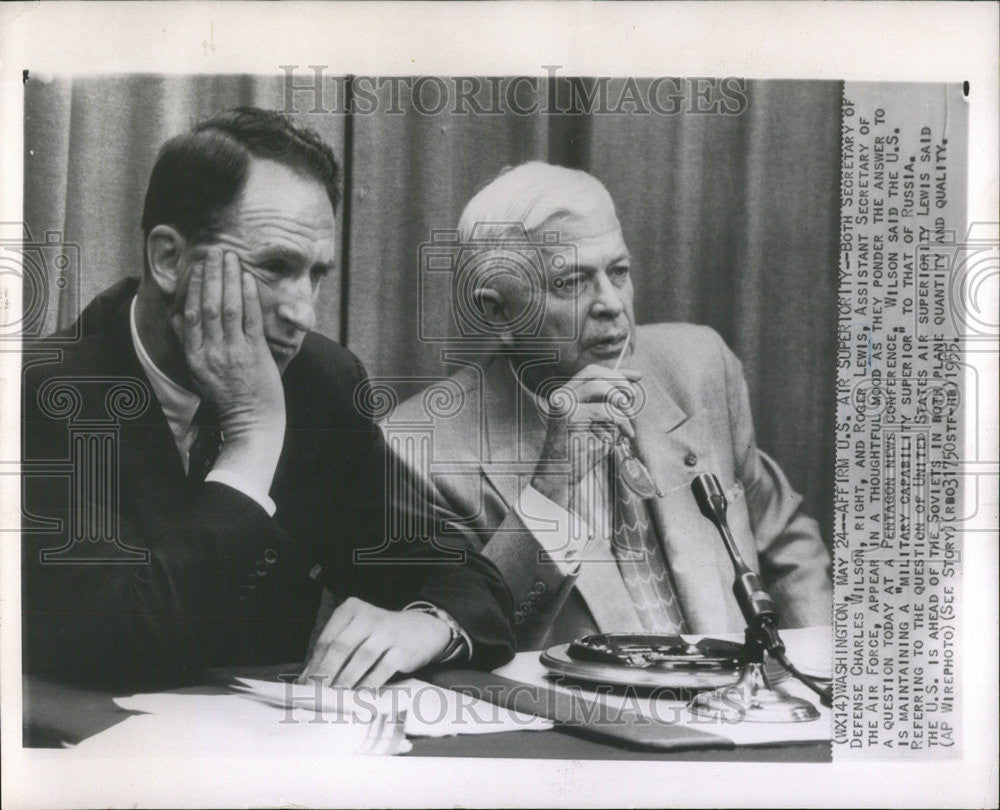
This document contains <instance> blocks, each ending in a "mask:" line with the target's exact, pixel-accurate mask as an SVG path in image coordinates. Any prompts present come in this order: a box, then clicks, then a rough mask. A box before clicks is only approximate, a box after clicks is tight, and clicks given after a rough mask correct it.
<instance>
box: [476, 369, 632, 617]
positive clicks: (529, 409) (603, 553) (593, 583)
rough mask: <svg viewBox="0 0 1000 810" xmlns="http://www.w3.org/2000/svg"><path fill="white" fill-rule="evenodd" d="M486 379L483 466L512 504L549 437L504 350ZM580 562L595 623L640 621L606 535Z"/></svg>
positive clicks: (582, 589)
mask: <svg viewBox="0 0 1000 810" xmlns="http://www.w3.org/2000/svg"><path fill="white" fill-rule="evenodd" d="M484 379H485V384H484V391H483V402H484V407H485V409H486V424H487V438H488V441H487V445H488V448H489V453H490V455H489V460H488V461H484V462H482V464H481V468H482V471H483V474H484V475H485V476H486V478H487V480H488V481H489V482H490V484H491V486H492V487H493V488H494V489H495V490H496V493H497V494H498V495H499V496H500V498H502V499H503V501H504V503H505V505H506V508H507V509H508V510H509V509H512V508H513V507H514V506H515V505H516V503H517V499H518V497H519V496H520V493H521V491H522V490H523V489H524V488H525V487H526V486H528V484H529V483H530V481H531V476H532V474H533V473H534V469H535V465H536V463H537V461H538V458H539V456H540V455H541V452H542V444H543V443H544V441H545V424H544V422H543V420H542V419H541V418H540V416H539V413H538V411H537V407H536V405H535V403H534V401H533V400H532V398H531V397H530V396H529V395H528V394H527V392H525V391H523V389H522V388H521V387H520V386H519V385H518V384H517V381H516V380H515V379H514V375H513V373H512V372H511V370H510V365H509V364H508V363H507V361H506V359H505V358H504V357H503V356H502V355H501V356H499V357H497V358H496V359H495V360H494V361H493V363H492V364H491V365H490V367H489V369H488V370H487V373H486V376H485V378H484ZM581 563H582V565H581V570H580V575H579V577H578V578H577V580H576V590H577V592H578V594H579V595H580V596H581V597H582V598H583V601H584V602H585V603H586V605H587V609H588V610H589V611H590V613H591V615H592V616H593V618H594V622H595V623H596V626H597V627H598V628H599V629H601V630H603V631H605V632H607V631H610V630H616V631H622V630H632V629H637V628H639V627H641V624H640V622H639V617H638V616H637V614H636V612H635V609H634V608H633V606H632V600H631V598H630V597H629V594H628V591H627V590H626V588H625V584H624V582H622V579H621V576H620V575H619V573H618V565H617V562H616V560H615V558H614V556H613V554H612V552H611V545H610V542H609V540H608V538H595V540H594V542H592V543H590V544H589V545H588V547H587V548H586V550H585V552H584V554H583V555H582V556H581Z"/></svg>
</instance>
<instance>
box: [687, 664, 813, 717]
mask: <svg viewBox="0 0 1000 810" xmlns="http://www.w3.org/2000/svg"><path fill="white" fill-rule="evenodd" d="M687 707H688V711H690V712H691V714H693V715H695V716H697V717H706V718H711V719H713V720H722V721H724V722H727V723H738V722H741V721H742V722H746V723H805V722H808V721H810V720H816V719H817V718H818V717H819V711H818V710H817V709H816V707H815V706H813V704H812V703H810V702H809V701H808V700H803V699H802V698H797V697H792V696H791V695H785V694H782V693H781V692H776V691H774V690H773V689H771V688H770V687H769V686H768V683H767V678H766V676H765V675H764V665H763V664H762V663H758V662H749V663H747V665H746V667H745V668H744V669H743V674H742V675H741V676H740V679H739V680H738V681H737V682H736V683H734V684H731V685H730V686H720V687H719V688H718V689H713V690H711V691H709V692H699V693H698V694H697V695H695V696H694V697H693V698H691V700H690V701H689V702H688V706H687Z"/></svg>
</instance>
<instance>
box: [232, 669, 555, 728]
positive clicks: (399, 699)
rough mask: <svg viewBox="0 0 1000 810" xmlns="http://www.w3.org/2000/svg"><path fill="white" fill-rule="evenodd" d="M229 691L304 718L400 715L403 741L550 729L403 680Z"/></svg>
mask: <svg viewBox="0 0 1000 810" xmlns="http://www.w3.org/2000/svg"><path fill="white" fill-rule="evenodd" d="M236 680H237V684H236V686H235V687H234V688H236V689H237V690H240V691H244V690H245V693H246V694H248V695H253V696H254V697H256V698H258V699H260V700H263V701H266V702H268V703H269V704H271V705H273V706H277V707H281V708H286V707H289V706H291V707H294V710H295V711H298V712H303V713H310V712H311V713H318V714H319V715H321V716H327V715H338V714H346V715H352V714H353V715H354V716H355V717H356V718H358V719H360V720H367V719H370V718H371V716H372V714H373V713H374V712H377V711H381V712H387V713H389V714H391V715H392V716H395V717H398V716H400V714H402V713H404V712H405V722H404V729H405V731H406V736H408V737H445V736H452V735H456V734H495V733H497V732H501V731H544V730H546V729H550V728H552V723H551V722H550V721H548V720H546V719H544V718H540V717H535V716H533V715H530V714H524V713H523V712H516V711H511V710H509V709H505V708H503V707H501V706H496V705H494V704H492V703H488V702H487V701H484V700H477V699H476V698H473V697H470V696H468V695H462V694H459V693H458V692H454V691H452V690H450V689H443V688H441V687H439V686H434V685H432V684H429V683H426V682H425V681H421V680H418V679H416V678H408V679H406V680H404V681H399V682H397V683H394V684H393V685H392V686H389V687H386V688H384V689H381V690H379V693H378V694H377V695H376V694H374V693H373V692H371V691H365V690H361V691H352V690H348V689H327V688H317V687H316V686H314V685H312V684H289V683H281V682H277V681H261V680H255V679H252V678H237V679H236Z"/></svg>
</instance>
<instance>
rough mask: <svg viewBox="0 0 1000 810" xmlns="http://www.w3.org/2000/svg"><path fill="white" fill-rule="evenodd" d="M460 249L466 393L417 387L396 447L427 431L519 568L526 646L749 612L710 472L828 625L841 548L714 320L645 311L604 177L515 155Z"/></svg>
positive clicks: (734, 516)
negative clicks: (793, 472)
mask: <svg viewBox="0 0 1000 810" xmlns="http://www.w3.org/2000/svg"><path fill="white" fill-rule="evenodd" d="M455 251H456V256H457V259H456V261H455V282H454V283H455V285H456V286H455V289H456V294H455V295H454V296H453V300H455V301H457V302H458V306H457V311H456V313H455V318H456V322H457V323H458V326H459V332H460V334H464V335H465V336H466V337H468V335H469V334H470V332H469V331H468V330H465V331H463V330H464V326H463V322H465V323H471V324H473V326H477V328H478V329H479V334H478V337H477V338H474V339H471V340H466V341H465V342H464V343H463V342H462V340H461V339H460V340H459V341H458V346H459V347H460V351H456V352H452V354H451V357H452V359H453V360H454V362H456V363H459V364H461V365H462V366H463V368H461V369H460V370H459V371H458V372H457V373H456V374H455V375H454V376H453V377H451V378H450V380H449V381H447V387H449V388H450V390H451V392H452V396H453V399H454V400H455V402H456V403H457V405H456V407H455V408H452V409H448V410H447V412H444V413H440V414H435V413H429V409H427V408H426V407H425V404H424V403H425V400H424V398H423V397H420V396H418V397H414V398H413V399H411V400H409V401H407V402H405V403H403V404H402V405H401V406H400V407H399V408H398V409H397V410H396V411H395V412H394V413H393V414H392V415H391V416H390V417H389V418H388V419H387V420H386V421H385V422H384V423H383V429H384V430H385V431H386V433H387V436H389V438H390V441H392V442H393V443H394V444H395V446H399V447H405V446H407V443H406V441H405V439H406V436H407V433H408V432H409V433H410V434H411V435H414V436H415V435H417V434H418V433H419V434H422V435H424V436H427V437H429V442H430V446H431V450H430V452H429V453H424V454H421V455H420V456H419V457H418V456H417V455H416V454H411V456H410V459H409V461H410V465H411V468H412V470H413V472H414V473H415V474H416V475H417V476H419V477H421V478H422V479H423V480H424V481H425V482H426V484H427V486H428V487H430V488H431V489H432V490H433V492H434V495H435V501H434V504H433V509H434V515H435V518H436V520H437V521H438V522H439V525H440V526H441V527H442V528H443V531H444V532H445V533H448V532H450V533H453V534H455V535H457V536H461V537H463V538H465V539H466V540H467V541H468V542H470V543H471V544H472V545H473V547H475V548H477V549H481V551H482V553H483V555H484V556H485V557H487V558H488V559H490V560H492V561H493V562H494V563H495V564H496V565H497V567H498V568H499V569H500V571H501V572H502V573H503V575H504V578H505V579H506V581H507V584H508V586H509V587H510V589H511V593H512V595H513V598H514V604H515V613H514V621H515V632H516V636H517V646H518V648H519V649H540V648H544V647H547V646H549V645H551V644H556V643H561V642H565V641H569V640H572V639H574V638H577V637H579V636H581V635H584V634H587V633H591V632H627V631H634V632H655V633H672V632H692V633H718V632H725V631H729V632H733V631H739V630H741V629H742V628H743V627H744V626H745V622H744V619H743V617H742V614H741V612H740V609H739V607H738V605H737V603H736V600H735V598H734V596H733V593H732V582H733V569H732V564H731V562H730V560H729V557H728V556H727V553H726V551H725V548H724V546H723V544H722V542H721V541H720V538H719V537H718V534H717V532H716V529H715V528H714V527H713V525H712V524H711V523H710V522H709V521H708V520H706V519H705V518H704V517H703V516H702V514H701V513H700V511H699V508H698V505H697V503H696V502H695V498H694V497H693V495H692V492H691V486H690V485H691V481H692V479H693V477H694V476H696V475H698V474H699V473H708V472H710V473H714V474H715V475H716V476H717V477H718V478H719V479H720V481H721V482H722V486H723V488H724V491H725V495H726V497H727V499H728V502H729V523H730V526H731V528H732V531H733V534H734V535H735V538H736V542H737V545H738V546H739V548H740V551H741V552H742V555H743V557H744V558H745V559H746V560H747V561H748V563H749V564H750V565H751V566H752V567H754V568H755V569H756V570H758V572H759V573H760V574H761V575H762V576H763V579H764V582H765V585H766V587H768V589H769V590H770V592H771V594H772V596H773V597H774V601H775V604H776V607H777V611H778V615H779V616H780V618H781V621H782V624H783V626H785V627H798V626H807V625H820V624H828V623H829V618H830V616H829V613H830V600H831V581H830V561H829V554H828V552H827V549H826V548H825V546H824V544H823V542H822V540H821V539H820V535H819V531H818V527H817V525H816V523H815V522H814V521H813V520H812V519H811V518H809V517H807V516H806V515H805V514H803V513H802V511H801V509H800V502H801V498H800V496H799V495H797V494H796V493H795V492H794V491H793V490H792V488H791V486H790V485H789V483H788V481H787V480H786V478H785V476H784V474H783V473H782V471H781V469H780V468H779V467H778V465H777V464H776V463H775V462H774V460H773V459H771V458H770V457H769V456H767V455H766V454H765V453H764V452H762V451H761V450H759V449H758V448H757V446H756V443H755V441H754V430H753V424H752V420H751V413H750V405H749V401H748V396H747V388H746V383H745V381H744V378H743V374H742V369H741V365H740V362H739V361H738V360H737V359H736V357H735V356H734V355H733V354H732V352H731V351H730V350H729V349H728V348H727V347H726V345H725V343H724V342H723V341H722V339H721V338H720V337H719V336H718V335H717V334H716V333H715V332H714V331H712V330H711V329H709V328H707V327H704V326H695V325H691V324H683V323H674V324H667V323H663V324H653V325H647V326H637V325H636V324H635V318H634V314H633V296H634V291H633V286H632V277H631V273H630V267H629V252H628V248H627V247H626V245H625V241H624V238H623V236H622V231H621V227H620V225H619V222H618V219H617V216H616V213H615V208H614V204H613V202H612V200H611V198H610V196H609V195H608V192H607V191H606V190H605V188H604V187H603V186H602V185H601V183H600V182H598V181H597V180H596V179H595V178H593V177H592V176H590V175H588V174H586V173H584V172H581V171H576V170H571V169H566V168H562V167H557V166H551V165H547V164H544V163H539V162H532V163H527V164H523V165H521V166H518V167H516V168H514V169H510V170H507V171H505V172H504V173H502V174H501V175H500V176H499V177H497V178H496V179H495V180H493V181H492V182H491V183H490V184H489V185H487V186H486V187H485V188H483V189H482V190H481V191H480V192H479V193H478V194H476V195H475V197H474V198H473V199H472V200H471V201H470V202H469V204H468V205H467V206H466V208H465V211H464V212H463V214H462V217H461V220H460V222H459V226H458V233H457V246H456V248H455ZM463 296H465V297H464V298H463ZM487 335H489V336H492V337H493V338H495V341H494V343H493V344H492V346H491V348H490V349H489V350H488V351H484V350H482V349H478V348H477V347H478V346H480V345H481V341H480V340H478V338H482V337H483V336H487ZM410 446H416V445H413V444H412V443H411V444H410Z"/></svg>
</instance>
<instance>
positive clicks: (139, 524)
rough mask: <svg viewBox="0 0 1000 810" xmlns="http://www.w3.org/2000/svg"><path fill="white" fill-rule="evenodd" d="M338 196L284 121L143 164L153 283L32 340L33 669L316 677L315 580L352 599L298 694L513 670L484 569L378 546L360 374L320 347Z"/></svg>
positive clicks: (378, 494)
mask: <svg viewBox="0 0 1000 810" xmlns="http://www.w3.org/2000/svg"><path fill="white" fill-rule="evenodd" d="M337 182H338V167H337V163H336V161H335V159H334V157H333V154H332V152H331V151H330V149H329V147H328V146H327V145H326V144H325V143H323V141H322V140H321V139H320V138H319V137H318V136H316V135H315V134H314V133H312V132H310V131H308V130H306V129H303V128H300V127H297V126H293V125H292V124H291V123H290V122H289V121H288V120H287V119H285V118H283V117H282V116H280V115H278V114H276V113H271V112H266V111H262V110H256V109H239V110H234V111H230V112H227V113H223V114H221V115H219V116H217V117H215V118H213V119H211V120H209V121H206V122H203V123H202V124H199V125H198V126H196V127H195V128H194V130H193V131H192V132H190V133H188V134H185V135H182V136H179V137H177V138H175V139H172V140H171V141H169V142H168V143H167V144H166V145H165V146H164V148H163V149H162V150H161V152H160V155H159V156H158V158H157V161H156V164H155V166H154V169H153V172H152V175H151V178H150V183H149V188H148V191H147V196H146V203H145V209H144V212H143V221H142V226H143V233H144V236H145V267H144V270H143V273H142V277H141V279H140V280H135V279H127V280H125V281H122V282H119V283H117V284H115V285H114V286H113V287H111V288H110V289H108V290H106V291H105V292H104V293H102V294H101V295H99V296H98V297H97V298H96V299H95V300H94V301H93V302H92V303H91V304H90V305H89V306H88V307H87V308H86V309H85V310H84V312H83V313H82V316H81V318H80V320H79V322H78V323H76V324H74V325H73V326H71V327H70V328H69V329H67V330H64V331H63V332H62V333H57V334H56V335H53V336H50V337H49V338H46V339H43V340H41V341H37V342H35V343H34V344H28V345H26V346H25V347H24V376H23V400H22V403H23V424H24V436H23V439H24V453H23V459H24V469H25V472H24V504H25V517H24V521H23V530H24V542H23V546H22V566H23V578H22V582H23V650H24V669H25V671H26V672H29V673H45V674H48V675H53V676H55V677H58V678H61V679H69V680H77V681H87V682H91V683H100V684H115V685H121V686H126V685H127V686H130V687H150V686H170V685H176V684H180V683H184V682H190V681H193V680H196V679H197V678H199V677H200V676H201V673H202V671H203V669H204V668H205V667H206V666H220V665H241V664H263V663H273V662H290V661H296V660H298V661H301V660H303V658H304V656H305V654H306V650H307V647H306V645H307V642H308V640H309V636H310V630H311V628H312V625H313V623H314V622H315V619H316V611H317V606H318V604H319V601H320V595H321V591H322V588H323V586H324V585H325V586H327V587H328V588H329V590H330V591H331V592H332V593H333V594H334V596H335V598H336V599H337V600H338V601H339V602H340V603H341V604H340V605H339V607H337V609H336V610H335V611H334V612H333V615H332V616H331V617H330V619H329V621H328V623H327V624H326V626H325V627H324V629H323V631H322V633H321V634H320V635H319V637H318V640H317V641H316V643H315V646H314V650H313V653H312V655H311V657H310V659H309V661H308V663H307V665H306V668H305V670H304V672H303V673H302V675H303V677H308V678H315V679H319V680H322V681H324V682H330V683H334V684H337V685H343V686H349V687H358V686H379V685H381V684H382V683H383V682H384V681H385V680H386V679H388V678H389V677H391V676H392V675H393V674H394V673H396V672H399V671H401V672H412V671H414V670H415V669H418V668H420V667H422V666H425V665H428V664H431V663H435V662H438V661H442V660H449V659H454V658H461V657H464V658H465V659H468V658H469V657H470V656H471V658H472V662H473V663H474V664H477V665H483V666H496V665H498V664H500V663H502V662H503V661H505V660H506V659H507V658H509V656H510V654H511V643H512V642H511V638H510V630H509V625H507V624H506V620H505V618H504V612H505V606H506V605H509V595H508V594H507V591H506V588H505V586H504V584H503V583H502V580H501V579H500V577H499V574H498V573H497V571H496V569H495V568H494V567H493V566H492V564H490V563H489V562H488V561H486V560H484V559H483V558H481V557H479V556H478V555H477V554H475V553H474V552H472V551H469V550H467V549H464V548H461V549H458V552H459V553H458V554H449V553H448V549H445V548H444V547H443V545H441V544H437V543H434V542H431V538H428V537H420V538H416V539H417V542H416V543H411V544H409V545H408V546H406V548H403V544H400V543H396V544H393V543H387V542H386V531H387V529H386V527H387V525H388V524H389V523H390V522H391V520H395V519H397V517H398V515H397V512H395V511H393V510H395V509H397V505H394V504H388V503H387V502H386V498H385V478H386V474H385V469H386V453H385V445H384V442H383V440H382V435H381V433H380V432H379V430H378V428H377V426H376V425H374V424H373V423H372V421H371V419H370V418H369V417H366V416H364V415H362V414H360V413H359V412H358V410H357V409H356V408H355V405H354V398H355V390H356V388H357V386H358V385H359V384H360V383H362V381H363V380H364V379H365V372H364V369H363V367H362V365H361V363H360V362H359V361H358V359H357V358H356V357H354V356H353V355H352V354H351V353H350V352H348V351H347V350H346V349H344V348H342V347H340V346H339V345H337V344H335V343H333V342H331V341H329V340H327V339H325V338H323V337H321V336H320V335H318V334H315V333H314V332H312V331H311V330H312V327H313V324H314V318H315V315H314V307H315V303H316V298H317V292H318V288H319V284H320V281H321V279H322V277H323V276H324V275H325V274H326V273H327V272H329V270H330V269H331V268H332V267H333V265H334V260H335V251H334V244H335V230H334V216H335V211H336V207H337V203H338V190H337ZM67 459H69V460H70V465H71V467H72V469H71V470H70V471H69V474H68V475H66V473H65V470H62V471H60V472H54V470H57V469H59V470H61V468H60V465H63V466H65V465H66V463H67V462H66V460H67ZM46 465H49V467H48V468H46ZM33 470H34V471H35V472H32V471H33ZM400 486H405V483H404V484H401V485H400ZM401 503H402V502H401ZM404 552H405V553H404ZM359 554H360V555H361V557H365V561H366V562H367V563H368V564H362V563H361V557H359ZM366 555H367V556H366Z"/></svg>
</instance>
